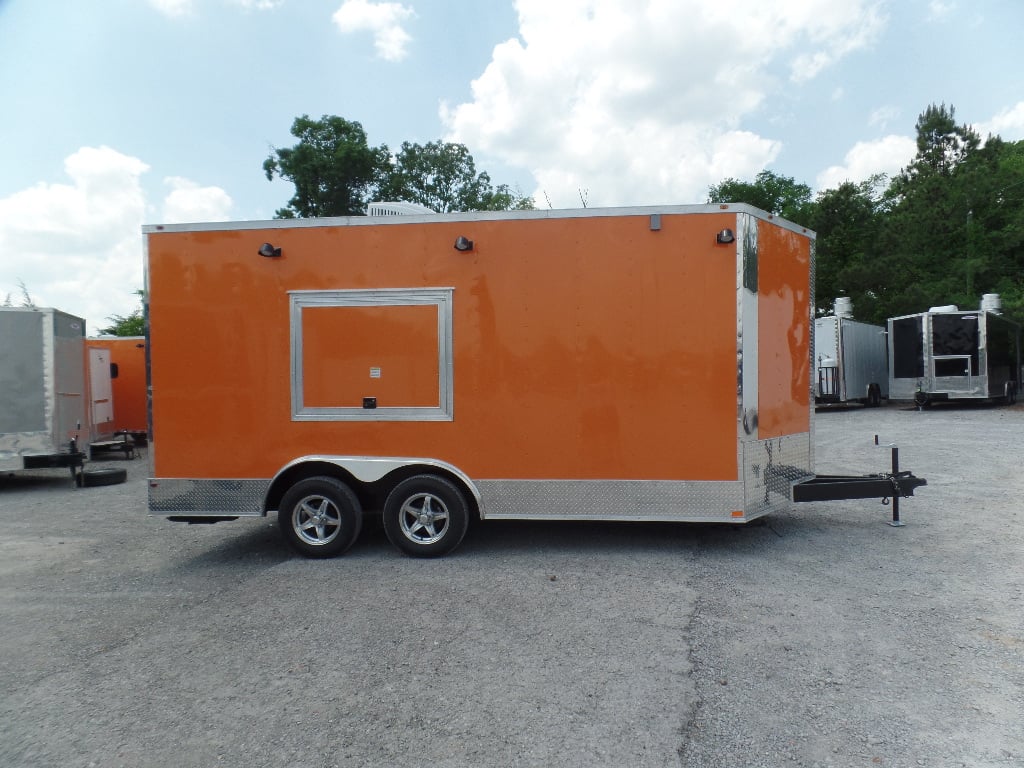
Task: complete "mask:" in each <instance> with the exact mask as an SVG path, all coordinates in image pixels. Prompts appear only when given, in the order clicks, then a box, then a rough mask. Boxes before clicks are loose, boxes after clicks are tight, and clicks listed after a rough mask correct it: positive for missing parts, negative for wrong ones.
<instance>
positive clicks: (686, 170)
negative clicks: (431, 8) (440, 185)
mask: <svg viewBox="0 0 1024 768" xmlns="http://www.w3.org/2000/svg"><path fill="white" fill-rule="evenodd" d="M876 6H877V4H876V3H874V2H870V1H869V0H857V1H856V2H849V3H834V2H831V0H808V1H807V2H803V3H800V4H793V3H789V4H780V3H764V2H760V0H758V1H755V0H744V1H743V2H732V3H728V4H718V3H707V2H704V1H703V0H675V1H671V2H670V1H669V0H652V1H651V2H649V3H646V4H644V5H640V4H638V3H636V2H635V1H634V0H559V2H551V1H550V0H518V2H517V3H516V8H517V11H518V14H519V32H520V36H519V38H518V39H513V40H509V41H506V42H504V43H502V44H500V45H498V46H496V47H495V48H494V51H493V53H492V59H491V62H490V64H489V65H488V66H487V68H486V69H485V70H484V72H483V73H482V74H481V75H480V76H479V77H478V78H477V79H476V80H475V81H473V83H472V100H471V101H469V102H467V103H463V104H459V105H455V106H450V105H442V107H441V117H442V120H443V121H444V122H445V124H446V126H447V128H448V135H447V137H446V138H447V139H448V140H452V141H460V142H462V143H465V144H467V145H468V146H470V147H471V148H472V149H473V151H474V152H475V153H479V154H481V155H489V156H492V157H496V158H498V159H500V160H501V161H503V162H505V163H507V164H509V165H516V166H521V167H525V168H529V169H530V170H531V172H532V173H533V175H534V178H536V179H537V181H538V183H539V189H538V190H537V193H538V196H539V197H540V198H541V200H542V199H543V195H544V194H546V195H547V196H548V197H549V198H550V199H551V202H552V204H553V205H555V206H556V207H557V206H573V205H578V204H579V189H580V188H585V189H588V190H589V204H590V205H619V204H627V205H628V204H639V203H654V202H658V203H660V202H694V201H702V200H704V199H705V197H706V194H707V188H708V187H709V186H711V185H712V184H717V183H718V182H720V181H721V180H722V178H724V177H726V176H736V177H740V178H749V177H752V176H753V175H755V174H756V173H757V172H758V171H759V170H761V169H763V168H764V167H765V166H766V165H767V164H768V163H770V162H771V161H772V160H773V159H774V158H775V157H776V156H777V155H778V153H779V150H780V145H779V144H778V142H777V141H775V140H773V139H771V138H768V137H762V136H757V135H755V134H753V133H751V132H749V131H744V130H743V129H742V127H743V126H742V123H743V121H744V120H745V119H748V118H750V117H751V116H752V115H754V114H755V113H757V112H758V111H762V110H763V109H764V107H765V105H766V100H767V99H768V98H769V97H770V96H771V95H773V94H776V93H778V92H780V91H781V89H782V88H783V83H784V81H785V79H787V78H789V79H792V80H796V81H799V82H802V81H804V80H807V79H808V78H811V77H814V76H815V75H816V74H817V73H818V72H820V71H821V69H822V68H823V67H826V66H830V65H831V64H833V63H834V62H835V61H836V60H837V59H838V58H840V57H841V56H843V55H846V54H847V53H849V52H850V51H853V50H855V49H857V48H858V47H863V46H866V45H868V44H869V43H870V42H871V40H872V39H873V36H874V35H876V34H877V32H878V30H879V29H880V27H881V26H882V24H883V23H884V19H883V18H882V17H881V14H880V13H879V12H878V10H877V7H876Z"/></svg>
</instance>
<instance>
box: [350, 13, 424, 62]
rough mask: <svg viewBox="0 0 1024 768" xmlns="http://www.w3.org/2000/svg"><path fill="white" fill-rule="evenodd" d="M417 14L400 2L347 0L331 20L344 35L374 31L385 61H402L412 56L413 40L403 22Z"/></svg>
mask: <svg viewBox="0 0 1024 768" xmlns="http://www.w3.org/2000/svg"><path fill="white" fill-rule="evenodd" d="M415 15H416V13H415V11H413V9H412V8H411V7H410V6H406V5H401V4H400V3H380V2H370V0H345V2H343V3H342V4H341V7H340V8H338V10H337V11H335V12H334V15H333V16H332V17H331V19H332V20H333V21H334V23H335V24H336V25H337V27H338V29H339V30H340V31H341V32H342V33H343V34H354V33H356V32H371V33H373V45H374V48H375V49H376V51H377V55H378V56H380V57H381V58H382V59H384V60H385V61H401V60H402V59H404V58H405V57H406V55H408V46H409V43H410V42H411V40H412V37H411V36H410V35H409V33H408V32H406V31H405V28H404V27H403V26H402V22H404V21H406V20H408V19H410V18H412V17H413V16H415Z"/></svg>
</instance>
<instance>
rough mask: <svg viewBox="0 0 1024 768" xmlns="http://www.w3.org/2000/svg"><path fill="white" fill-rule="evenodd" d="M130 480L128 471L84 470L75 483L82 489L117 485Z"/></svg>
mask: <svg viewBox="0 0 1024 768" xmlns="http://www.w3.org/2000/svg"><path fill="white" fill-rule="evenodd" d="M127 479H128V470H126V469H84V470H82V471H81V472H79V473H78V476H77V477H76V478H75V482H76V483H77V484H78V485H79V486H80V487H82V488H95V487H96V486H99V485H117V484H118V483H123V482H124V481H125V480H127Z"/></svg>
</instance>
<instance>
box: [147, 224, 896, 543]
mask: <svg viewBox="0 0 1024 768" xmlns="http://www.w3.org/2000/svg"><path fill="white" fill-rule="evenodd" d="M144 235H145V241H146V258H147V301H148V307H147V316H148V323H149V325H148V341H149V345H150V346H149V355H150V372H149V375H150V380H149V381H150V388H151V409H152V415H151V417H152V425H151V437H152V447H151V450H150V452H149V458H150V462H151V475H152V477H151V480H150V484H149V508H150V511H151V512H152V513H154V514H159V515H164V516H167V517H169V518H171V519H175V520H184V521H188V522H212V521H217V520H223V519H233V518H236V517H239V516H258V515H266V514H267V513H268V512H273V511H277V513H278V519H279V521H280V525H281V529H282V532H283V533H284V535H285V537H286V538H287V539H288V541H289V542H290V543H291V544H292V546H294V547H295V548H296V549H297V550H299V551H300V552H303V553H304V554H307V555H310V556H328V555H334V554H338V553H339V552H341V551H344V550H345V549H346V548H347V547H348V546H350V545H351V543H352V542H353V541H354V540H355V538H356V536H357V535H358V533H359V529H360V526H361V523H362V519H363V516H364V514H365V513H366V512H369V511H375V512H376V511H378V510H379V511H380V513H381V514H382V515H383V521H384V528H385V531H386V532H387V535H388V537H389V538H390V539H391V541H392V542H393V543H394V544H395V545H396V546H397V547H399V548H400V549H402V550H403V551H405V552H407V553H409V554H412V555H437V554H443V553H446V552H448V551H450V550H451V549H453V548H454V547H455V546H457V545H458V544H459V542H460V541H461V539H462V536H463V534H464V533H465V530H466V527H467V525H468V522H469V518H470V517H471V516H478V517H480V518H487V519H491V518H500V519H511V518H527V519H541V518H543V519H575V520H663V521H694V522H696V521H701V522H708V521H711V522H733V523H743V522H747V521H749V520H753V519H755V518H757V517H761V516H762V515H766V514H768V513H770V512H773V511H775V510H779V509H782V508H785V507H787V506H788V505H789V504H790V503H791V502H792V501H794V500H801V499H794V492H793V486H794V485H795V484H799V483H801V482H803V481H807V480H810V479H812V478H813V477H814V475H813V470H812V465H813V444H812V439H811V431H812V430H811V419H812V413H813V410H812V409H813V403H812V398H811V380H810V371H811V365H810V362H811V359H812V350H811V339H810V332H811V329H812V328H813V324H812V322H811V311H812V307H813V306H814V303H813V301H812V295H811V294H812V286H811V281H810V275H811V265H812V260H813V247H814V234H813V232H810V231H808V230H806V229H804V228H802V227H799V226H796V225H794V224H792V223H789V222H787V221H784V220H781V219H779V218H775V217H772V216H769V215H768V214H765V213H764V212H762V211H759V210H757V209H754V208H751V207H749V206H745V205H714V206H663V207H650V208H648V207H643V208H616V209H581V210H569V211H551V210H549V211H517V212H494V213H479V212H478V213H461V214H444V215H438V214H428V215H409V216H384V217H352V218H336V219H319V220H318V219H306V220H280V221H269V222H267V221H265V222H237V223H210V224H189V225H163V226H160V225H154V226H147V227H145V228H144ZM910 490H911V491H912V488H911V489H910ZM882 495H887V494H882Z"/></svg>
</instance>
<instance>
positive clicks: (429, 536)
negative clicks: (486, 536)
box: [384, 475, 469, 557]
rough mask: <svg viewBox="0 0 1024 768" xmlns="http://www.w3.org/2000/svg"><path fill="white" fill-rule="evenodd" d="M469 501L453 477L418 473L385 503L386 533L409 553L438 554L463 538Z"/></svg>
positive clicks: (449, 550)
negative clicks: (453, 480)
mask: <svg viewBox="0 0 1024 768" xmlns="http://www.w3.org/2000/svg"><path fill="white" fill-rule="evenodd" d="M468 527H469V505H468V504H466V498H465V497H464V496H463V495H462V492H461V491H459V489H458V488H457V487H456V486H455V484H454V483H452V482H451V481H450V480H446V479H445V478H443V477H438V476H436V475H417V476H415V477H410V478H409V479H408V480H403V481H402V482H400V483H399V484H398V485H396V486H395V488H394V490H392V491H391V493H389V494H388V499H387V501H386V502H385V503H384V533H386V534H387V537H388V540H389V541H390V542H391V543H392V544H394V545H395V546H396V547H398V548H399V549H400V550H402V551H403V552H404V553H405V554H407V555H412V556H413V557H438V556H440V555H446V554H448V553H449V552H451V551H452V550H453V549H455V548H456V547H457V546H459V544H460V543H461V542H462V538H463V537H464V536H465V535H466V529H467V528H468Z"/></svg>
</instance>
